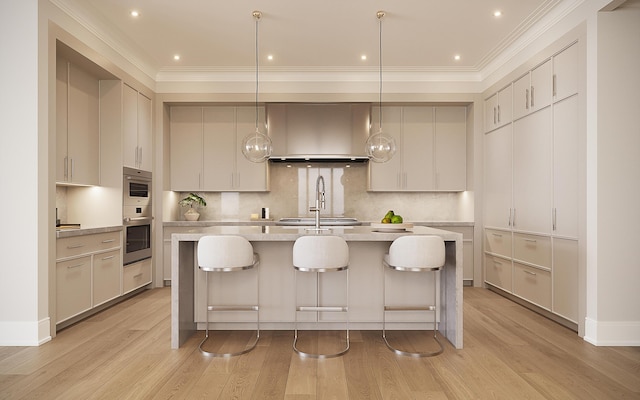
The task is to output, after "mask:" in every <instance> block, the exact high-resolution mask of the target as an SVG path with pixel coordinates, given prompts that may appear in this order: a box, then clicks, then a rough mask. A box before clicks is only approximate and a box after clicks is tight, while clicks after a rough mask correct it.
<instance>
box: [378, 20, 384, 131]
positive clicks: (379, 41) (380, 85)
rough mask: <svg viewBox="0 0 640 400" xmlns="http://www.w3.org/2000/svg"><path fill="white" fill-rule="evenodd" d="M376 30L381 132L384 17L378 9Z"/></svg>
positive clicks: (380, 124)
mask: <svg viewBox="0 0 640 400" xmlns="http://www.w3.org/2000/svg"><path fill="white" fill-rule="evenodd" d="M377 16H378V27H379V29H378V31H379V38H378V45H379V47H378V61H379V65H380V68H379V73H380V84H379V90H380V92H379V96H378V106H379V107H380V110H379V112H378V118H379V119H378V124H379V129H380V132H382V17H384V12H382V11H378V14H377Z"/></svg>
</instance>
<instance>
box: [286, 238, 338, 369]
mask: <svg viewBox="0 0 640 400" xmlns="http://www.w3.org/2000/svg"><path fill="white" fill-rule="evenodd" d="M293 268H294V288H295V289H294V290H295V297H296V301H295V303H296V309H295V317H294V339H293V350H294V351H295V352H296V353H298V354H300V355H301V356H303V357H311V358H332V357H338V356H341V355H343V354H345V353H346V352H347V351H349V314H348V312H349V246H348V245H347V242H346V241H345V240H344V239H343V238H341V237H339V236H302V237H300V238H298V239H297V240H296V241H295V243H294V244H293ZM336 271H344V273H345V274H346V300H345V304H344V305H340V306H322V305H321V304H320V303H321V301H320V297H321V296H320V274H321V273H326V272H336ZM306 272H315V273H316V300H315V304H313V305H299V304H298V273H306ZM299 312H315V313H316V322H318V318H319V315H320V314H319V313H320V312H337V313H345V315H346V339H345V340H346V345H345V346H344V348H343V349H342V350H340V351H338V352H336V353H330V354H323V353H309V352H305V351H302V350H300V349H299V348H298V313H299Z"/></svg>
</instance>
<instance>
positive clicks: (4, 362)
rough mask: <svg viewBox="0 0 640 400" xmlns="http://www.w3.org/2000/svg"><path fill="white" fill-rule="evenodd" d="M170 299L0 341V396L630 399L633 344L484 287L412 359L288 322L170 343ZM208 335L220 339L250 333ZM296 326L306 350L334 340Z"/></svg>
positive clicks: (161, 294) (156, 294)
mask: <svg viewBox="0 0 640 400" xmlns="http://www.w3.org/2000/svg"><path fill="white" fill-rule="evenodd" d="M170 304H171V298H170V288H162V289H154V290H149V291H145V292H143V293H141V294H139V295H137V296H135V297H133V298H131V299H128V300H127V301H125V302H123V303H120V304H118V305H115V306H113V307H111V308H109V309H107V310H104V311H102V312H100V313H98V314H96V315H94V316H91V317H90V318H88V319H86V320H84V321H82V322H80V323H77V324H76V325H73V326H71V327H68V328H66V329H64V330H62V331H61V332H59V333H58V335H57V337H56V338H54V339H53V340H52V341H51V342H49V343H46V344H44V345H42V346H39V347H10V348H9V347H4V348H3V347H0V399H11V400H14V399H39V400H40V399H45V400H49V399H65V400H66V399H83V400H84V399H111V398H117V399H224V400H226V399H231V398H234V399H286V400H310V399H314V400H317V399H328V398H333V399H350V400H351V399H353V400H359V399H403V400H404V399H437V400H440V399H448V400H449V399H451V400H453V399H461V400H466V399H509V400H511V399H558V400H565V399H580V400H583V399H597V400H602V399H604V400H607V399H616V400H617V399H640V347H597V346H593V345H591V344H589V343H586V342H585V341H584V340H582V339H581V338H579V337H578V336H577V335H576V334H575V332H572V331H570V330H568V329H566V328H564V327H562V326H560V325H558V324H556V323H555V322H553V321H550V320H548V319H546V318H544V317H542V316H540V315H539V314H536V313H534V312H532V311H530V310H527V309H525V308H523V307H522V306H520V305H518V304H516V303H513V302H512V301H510V300H508V299H505V298H503V297H501V296H499V295H497V294H495V293H493V292H491V291H489V290H486V289H481V288H465V289H464V343H465V348H464V349H462V350H456V349H455V348H453V346H451V344H450V343H448V342H446V341H445V351H444V353H443V354H441V355H439V356H436V357H430V358H422V359H414V358H411V357H404V356H398V355H396V354H394V353H392V352H391V351H389V350H388V349H387V348H386V346H385V345H384V342H383V341H382V338H381V332H380V331H352V332H351V349H350V351H349V352H348V353H347V354H345V355H344V356H342V357H339V358H336V359H329V360H317V359H310V358H302V357H300V356H299V355H298V354H296V353H294V352H293V350H292V342H293V332H291V331H263V332H261V339H260V341H259V343H258V346H257V347H256V349H255V350H253V351H251V352H249V353H247V354H244V355H241V356H238V357H231V358H214V357H207V356H205V355H203V354H202V353H200V351H199V350H198V344H199V342H200V340H201V338H202V337H203V332H198V333H197V334H196V335H193V336H192V337H191V338H189V339H188V340H187V341H186V343H185V344H184V345H183V346H181V347H180V348H179V349H171V346H170ZM212 333H213V335H214V336H215V338H216V340H219V342H217V343H218V344H217V346H219V347H220V348H223V347H230V346H238V345H240V346H242V345H244V344H246V343H247V342H248V341H249V340H250V337H251V333H250V332H248V331H242V332H220V331H214V332H212ZM304 333H305V335H306V336H305V339H304V340H306V341H307V342H306V343H304V344H305V345H308V346H309V347H308V348H307V347H305V349H307V350H309V351H314V350H317V349H325V350H326V349H328V348H329V347H328V346H333V347H335V348H337V347H338V346H339V344H340V342H341V341H342V340H341V338H342V336H338V335H339V333H337V332H325V331H320V332H304ZM340 334H342V335H344V333H343V332H340ZM419 335H422V336H419ZM396 339H397V340H398V342H399V343H404V344H407V345H408V346H416V347H418V346H422V345H423V344H428V342H425V339H429V338H428V337H427V336H425V333H424V332H400V334H399V336H397V337H396Z"/></svg>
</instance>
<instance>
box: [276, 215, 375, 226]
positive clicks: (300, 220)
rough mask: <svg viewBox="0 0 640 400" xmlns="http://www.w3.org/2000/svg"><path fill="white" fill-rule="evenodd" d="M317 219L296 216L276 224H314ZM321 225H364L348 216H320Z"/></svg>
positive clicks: (283, 219)
mask: <svg viewBox="0 0 640 400" xmlns="http://www.w3.org/2000/svg"><path fill="white" fill-rule="evenodd" d="M315 224H316V219H315V218H313V217H295V218H281V219H280V220H278V221H277V222H276V225H283V226H314V225H315ZM320 225H321V226H355V225H362V222H360V221H358V220H357V219H355V218H348V217H320Z"/></svg>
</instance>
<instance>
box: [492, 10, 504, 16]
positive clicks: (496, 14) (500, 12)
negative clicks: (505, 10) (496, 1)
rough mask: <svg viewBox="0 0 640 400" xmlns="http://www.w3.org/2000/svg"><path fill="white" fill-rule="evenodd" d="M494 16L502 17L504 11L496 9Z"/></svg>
mask: <svg viewBox="0 0 640 400" xmlns="http://www.w3.org/2000/svg"><path fill="white" fill-rule="evenodd" d="M493 16H494V17H501V16H502V11H500V10H496V11H494V12H493Z"/></svg>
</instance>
